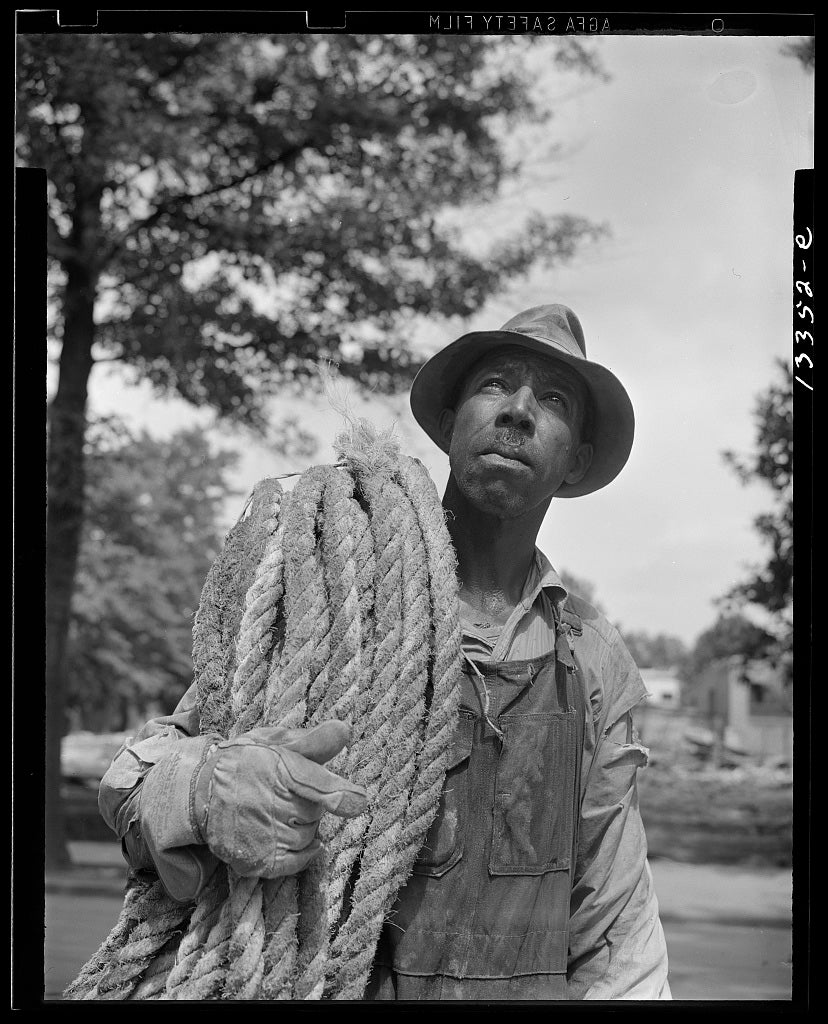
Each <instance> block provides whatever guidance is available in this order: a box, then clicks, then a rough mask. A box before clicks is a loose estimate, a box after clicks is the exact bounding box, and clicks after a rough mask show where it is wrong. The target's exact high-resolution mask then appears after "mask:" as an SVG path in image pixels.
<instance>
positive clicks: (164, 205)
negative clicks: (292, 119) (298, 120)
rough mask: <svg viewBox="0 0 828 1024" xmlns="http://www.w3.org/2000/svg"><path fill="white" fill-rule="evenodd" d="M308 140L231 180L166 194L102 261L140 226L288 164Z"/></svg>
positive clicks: (111, 248)
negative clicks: (191, 190)
mask: <svg viewBox="0 0 828 1024" xmlns="http://www.w3.org/2000/svg"><path fill="white" fill-rule="evenodd" d="M308 141H309V140H307V139H306V140H305V141H304V142H301V143H297V144H296V145H295V146H290V147H289V148H288V149H286V150H283V151H282V152H281V153H279V155H278V156H275V157H274V158H273V159H272V160H267V161H266V162H265V163H263V164H260V165H258V166H257V167H254V168H253V169H252V170H250V171H245V173H244V174H240V175H238V176H237V177H235V178H233V179H232V180H231V181H225V182H222V183H221V184H219V185H214V186H213V187H212V188H208V189H205V190H204V191H203V192H195V193H192V192H180V193H178V194H177V195H173V196H167V198H166V199H164V200H163V201H162V202H160V203H159V204H158V206H157V207H156V208H155V209H154V210H153V212H152V213H150V214H148V215H147V216H146V217H144V218H143V219H142V220H139V221H137V222H136V223H134V224H132V225H131V227H130V229H129V231H122V232H121V234H120V235H119V236H118V237H117V238H115V239H113V240H112V241H111V242H110V244H109V245H108V246H107V248H106V249H105V250H104V253H103V256H102V263H104V264H105V263H108V262H109V260H110V259H111V258H112V257H113V256H114V255H115V253H116V252H117V251H118V250H119V249H120V247H121V246H122V245H123V244H124V242H125V241H126V240H127V238H129V237H130V236H131V235H134V234H135V233H136V231H140V230H141V229H142V228H151V227H152V226H153V225H154V224H157V223H158V221H159V220H161V218H162V217H164V216H165V215H166V214H168V213H171V212H172V211H173V210H174V209H176V208H177V207H179V206H182V205H185V206H186V205H187V204H188V203H192V202H194V201H195V200H197V199H207V198H209V197H210V196H215V195H218V194H219V193H220V192H227V191H228V190H229V189H233V188H238V187H239V186H240V185H243V184H244V183H245V182H246V181H250V180H251V179H252V178H256V177H258V176H259V175H261V174H267V173H268V172H269V171H272V170H273V168H274V167H277V166H278V165H279V164H281V165H283V166H288V164H290V163H292V162H293V161H295V159H296V157H298V156H299V154H300V153H301V152H302V150H303V149H304V148H305V147H306V146H307V145H308Z"/></svg>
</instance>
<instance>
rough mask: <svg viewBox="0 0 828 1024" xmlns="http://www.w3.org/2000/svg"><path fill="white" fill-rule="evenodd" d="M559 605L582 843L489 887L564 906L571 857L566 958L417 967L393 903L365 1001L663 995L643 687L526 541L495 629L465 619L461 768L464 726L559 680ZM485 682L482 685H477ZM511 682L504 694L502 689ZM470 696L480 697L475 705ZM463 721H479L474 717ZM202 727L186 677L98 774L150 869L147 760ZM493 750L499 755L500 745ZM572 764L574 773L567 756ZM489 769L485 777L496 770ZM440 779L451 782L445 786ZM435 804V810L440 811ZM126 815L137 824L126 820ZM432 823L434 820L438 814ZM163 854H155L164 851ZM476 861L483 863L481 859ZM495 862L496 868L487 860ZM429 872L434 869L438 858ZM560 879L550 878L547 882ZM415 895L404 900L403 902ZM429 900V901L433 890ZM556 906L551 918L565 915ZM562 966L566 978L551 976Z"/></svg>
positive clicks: (604, 630)
mask: <svg viewBox="0 0 828 1024" xmlns="http://www.w3.org/2000/svg"><path fill="white" fill-rule="evenodd" d="M565 604H566V606H567V608H568V609H570V610H571V611H574V612H575V613H576V614H577V616H578V617H579V618H580V623H581V625H580V635H577V636H573V638H572V655H573V660H574V663H575V667H576V671H575V672H574V673H573V674H572V676H571V677H568V678H569V682H568V684H567V685H569V686H577V687H578V693H577V694H576V693H574V692H570V694H569V697H568V698H566V697H565V695H564V696H562V697H561V698H560V702H561V707H563V706H564V704H566V705H568V710H569V711H570V712H572V711H574V710H575V709H577V710H578V715H579V716H582V721H580V722H579V731H578V741H579V742H578V744H577V745H578V748H579V749H581V751H582V753H581V758H580V764H579V765H577V772H575V774H572V775H571V782H572V783H573V784H574V786H575V789H574V790H573V792H574V794H575V796H576V805H575V806H576V811H577V807H578V805H579V806H580V814H579V815H578V814H577V813H576V814H574V815H573V817H574V818H575V819H577V820H576V821H575V822H573V825H574V828H572V827H571V828H570V829H569V832H568V834H569V835H570V836H576V837H577V842H574V843H573V844H572V858H573V863H572V864H571V865H568V864H567V865H563V863H562V864H561V865H558V864H556V863H554V862H548V863H546V864H543V865H541V868H540V869H538V870H537V871H535V870H533V868H532V865H531V863H530V864H529V869H528V870H527V865H526V863H524V862H522V863H521V864H519V865H517V871H515V865H514V864H512V865H507V868H508V870H505V871H504V872H503V874H504V875H505V876H506V877H505V878H500V879H496V880H494V881H493V883H492V884H493V886H495V887H496V893H495V896H494V897H493V898H495V899H497V900H500V901H501V903H502V906H503V907H505V908H508V906H509V889H508V888H505V889H504V886H506V887H508V886H512V887H513V893H514V899H515V901H516V902H517V903H521V904H525V903H526V902H527V899H528V900H529V902H530V903H531V900H543V899H547V900H550V901H553V902H555V903H556V905H557V904H558V903H560V891H559V890H560V872H559V871H558V868H559V867H561V866H564V867H568V869H569V874H568V881H567V886H568V887H570V892H569V907H568V922H567V921H566V916H567V915H566V913H565V912H564V914H563V924H562V927H563V932H562V937H563V942H564V950H565V955H564V963H563V964H555V963H549V964H547V965H546V967H545V968H544V965H543V963H541V962H538V963H534V961H533V958H534V959H535V960H538V961H541V960H543V956H544V950H545V947H544V945H543V941H539V942H536V943H535V944H534V945H533V944H532V943H531V942H529V943H527V944H526V949H525V950H523V951H522V953H520V954H519V955H518V959H514V958H513V959H512V962H513V963H514V964H515V965H517V966H515V967H514V968H513V969H514V971H515V972H516V973H515V974H514V976H511V977H503V976H502V974H503V972H502V971H499V970H498V968H497V964H492V963H483V962H482V961H480V958H476V959H475V958H474V957H473V958H472V961H469V960H468V957H467V958H466V960H465V961H464V963H463V965H462V966H459V967H458V966H453V965H454V964H455V961H456V952H455V951H454V947H453V946H452V945H451V943H448V944H447V943H446V942H444V943H443V946H442V947H441V948H442V949H443V953H442V955H441V957H440V958H438V959H437V960H435V961H434V963H433V964H432V966H431V967H429V968H427V969H425V970H424V969H422V964H423V963H425V962H426V961H417V953H416V951H415V952H414V953H413V954H412V953H411V952H410V951H409V953H406V950H405V944H404V943H403V944H402V945H401V944H400V941H399V940H398V939H397V936H396V934H395V935H392V934H391V929H392V928H394V925H398V926H399V920H398V917H399V914H396V913H392V915H391V922H390V923H389V924H388V925H386V928H385V929H384V932H383V936H382V938H381V940H380V944H379V947H378V952H377V957H376V961H375V969H374V972H373V974H372V977H371V980H370V982H369V986H368V990H367V992H366V998H375V999H538V998H540V999H607V1000H612V999H648V1000H649V999H670V998H671V996H670V988H669V983H668V980H667V951H666V945H665V941H664V934H663V931H662V928H661V923H660V921H659V917H658V904H657V900H656V896H655V892H654V888H653V883H652V876H651V873H650V869H649V865H648V863H647V847H646V838H645V835H644V829H643V825H642V822H641V816H640V813H639V808H638V797H637V788H636V774H637V770H638V769H639V768H641V767H644V766H645V765H646V761H647V752H646V750H645V748H644V747H642V746H641V745H640V744H639V743H638V742H637V741H636V737H635V734H634V729H633V724H632V716H631V712H632V709H633V708H634V707H635V706H636V705H637V704H638V703H640V701H641V700H642V699H643V698H644V697H645V696H646V690H645V688H644V685H643V682H642V681H641V676H640V673H639V672H638V669H637V668H636V666H635V663H634V662H633V660H632V658H631V656H630V654H629V652H628V651H627V649H626V647H625V646H624V644H623V642H622V640H621V638H620V636H619V634H618V632H617V630H615V629H614V627H613V626H611V625H610V624H609V623H608V622H607V620H606V619H605V618H604V617H603V616H601V615H600V614H599V613H598V612H597V611H596V610H595V609H594V608H592V606H590V605H588V604H587V603H586V602H584V601H581V600H580V599H578V598H576V597H574V596H569V597H567V592H566V589H565V588H564V587H563V584H562V582H561V580H560V577H559V576H558V574H557V573H556V572H555V570H554V569H553V568H552V566H551V565H550V564H549V562H548V561H547V559H546V558H545V556H544V555H543V554H542V553H541V552H540V551H536V552H535V558H534V560H533V563H532V566H531V567H530V571H529V574H528V576H527V580H526V584H525V586H524V589H523V593H522V597H521V601H520V602H519V604H518V605H517V607H516V608H515V610H514V612H513V613H512V615H511V616H510V618H509V620H508V621H507V623H506V624H505V626H504V627H503V628H502V629H501V630H496V629H495V630H487V629H481V628H479V627H475V626H474V625H473V624H471V623H464V624H463V649H464V652H465V654H466V655H467V660H468V662H474V664H475V666H476V667H477V673H475V672H474V671H472V670H471V669H470V667H469V666H468V665H467V670H466V672H465V674H464V680H463V694H464V699H463V700H461V720H460V724H459V728H458V733H457V735H458V738H459V744H460V755H463V753H464V752H463V750H462V746H463V743H464V742H465V740H464V738H463V737H464V736H465V737H467V738H468V747H469V754H471V755H472V757H471V759H470V762H469V764H470V766H471V765H472V763H476V764H477V765H483V766H485V764H486V761H485V757H484V759H483V760H481V756H482V755H478V756H477V757H476V758H475V755H474V754H473V751H472V747H473V746H474V742H475V741H474V740H473V738H472V737H473V736H474V735H476V736H477V737H478V739H477V745H478V748H479V749H480V750H481V751H482V750H483V747H484V746H485V745H486V744H488V745H489V748H488V749H489V750H490V751H493V750H494V749H495V747H496V734H495V732H494V730H497V729H498V717H497V716H498V714H499V710H501V709H503V708H504V707H505V705H506V703H507V702H508V701H510V700H513V699H515V697H517V696H518V695H521V699H524V700H525V699H527V696H528V699H530V700H532V701H537V700H543V699H545V697H544V694H543V692H540V691H539V692H537V693H536V692H535V681H533V680H532V678H531V673H532V672H537V673H538V678H537V680H536V682H537V684H538V686H541V682H542V687H541V689H543V688H544V687H549V686H552V687H553V688H554V685H555V684H554V682H550V680H554V679H555V675H554V666H555V663H556V660H557V659H556V655H555V648H556V640H557V639H558V632H557V630H556V621H557V620H559V619H560V617H561V614H562V610H563V608H564V605H565ZM481 666H484V667H485V669H486V670H485V672H483V673H482V674H483V677H484V689H488V692H487V693H485V694H483V695H481V694H480V691H479V688H478V683H479V679H478V678H477V675H478V674H481V673H480V667H481ZM542 674H543V675H542ZM486 679H488V680H489V681H490V682H489V683H486V682H485V680H486ZM523 680H526V683H524V682H523ZM515 684H518V688H517V689H514V685H515ZM510 685H511V686H512V687H513V691H510V690H509V687H510ZM527 685H528V686H529V687H532V692H531V693H529V691H528V690H527V689H526V686H527ZM549 694H550V696H551V699H553V700H554V694H551V691H549ZM474 698H476V699H477V701H478V707H477V708H475V704H474ZM463 704H465V705H466V707H465V708H463ZM507 710H508V709H507ZM558 710H560V708H559V709H558ZM484 711H485V714H484ZM555 713H556V711H555V710H553V711H552V712H551V714H552V716H553V717H554V715H555ZM493 714H494V716H495V718H494V719H493V717H492V716H493ZM536 717H538V716H536ZM546 717H549V715H547V716H546ZM464 718H465V722H464ZM470 718H474V719H476V721H475V722H474V723H473V724H470V722H469V719H470ZM502 724H503V722H501V725H502ZM198 725H199V722H198V710H197V707H196V703H195V687H191V688H190V690H188V691H187V693H186V694H185V696H184V698H183V699H182V701H181V703H180V704H179V706H178V707H177V708H176V710H175V712H174V713H173V715H171V716H167V717H164V718H159V719H154V720H153V721H151V722H149V723H147V725H145V726H144V728H143V729H142V730H141V731H140V732H139V733H138V735H137V736H136V737H135V738H134V739H133V740H131V741H128V742H127V743H126V744H125V746H124V748H122V750H121V751H120V752H119V754H118V755H116V758H115V760H114V761H113V764H112V766H111V767H110V769H109V771H108V772H107V774H106V775H105V776H104V779H103V780H102V783H101V791H100V801H99V802H100V807H101V811H102V814H103V816H104V818H105V819H106V820H107V821H108V823H109V824H110V826H111V827H112V828H113V829H114V830H115V832H116V833H117V834H118V835H119V836H121V837H122V838H123V839H124V840H125V853H126V854H127V857H128V859H129V860H130V862H131V863H132V866H133V867H134V868H148V867H151V866H152V865H151V863H148V860H147V853H146V850H145V848H144V847H143V846H142V844H141V843H140V837H136V834H135V826H136V824H137V818H138V807H139V801H140V783H141V780H142V778H143V776H144V775H145V774H146V772H147V771H149V770H150V769H151V767H152V765H153V764H154V763H156V762H157V761H158V760H159V759H160V758H161V757H163V756H164V755H165V754H166V753H168V752H169V750H170V745H171V744H172V743H175V741H176V739H178V738H180V737H184V736H194V735H197V734H198V732H199V728H198ZM475 730H476V731H475ZM491 756H494V757H495V759H496V755H491ZM455 760H456V759H455ZM461 760H462V756H461ZM570 760H571V759H570ZM564 767H566V766H564ZM569 767H570V769H572V770H573V771H574V768H572V766H571V765H570V766H569ZM469 770H471V768H470V769H469ZM477 774H478V775H479V776H480V778H481V779H483V778H485V777H486V776H487V769H486V768H485V767H483V769H482V770H481V769H480V768H478V769H477ZM488 774H491V776H492V778H494V774H495V773H494V772H489V773H488ZM449 781H450V780H447V786H446V790H448V789H449V785H448V782H449ZM473 784H474V783H473ZM478 784H479V785H480V786H483V788H485V785H484V783H483V782H480V781H479V780H478ZM543 785H546V786H547V790H549V789H550V788H551V787H553V786H554V785H555V782H554V778H553V777H552V776H550V777H549V778H547V779H545V780H542V781H541V786H543ZM490 788H491V787H490ZM480 792H481V793H482V789H481V790H480ZM443 810H444V808H442V807H441V813H442V811H443ZM495 817H496V814H495ZM130 826H133V828H132V830H131V831H130ZM437 826H438V827H442V826H440V823H439V822H438V823H437ZM433 828H434V827H433ZM469 841H471V842H477V843H478V845H479V843H480V842H482V841H483V840H481V839H480V837H479V836H477V838H475V836H474V835H469V836H467V837H466V842H469ZM486 842H488V843H489V844H490V845H491V843H492V840H491V839H487V840H486ZM433 843H434V836H433V835H432V833H430V834H429V839H428V840H427V844H426V847H429V846H431V847H432V849H431V850H429V849H427V848H425V847H424V852H423V853H422V854H421V857H420V861H419V862H418V867H416V868H415V875H414V876H413V877H412V880H411V881H410V882H409V883H408V884H407V886H406V887H404V889H403V890H402V891H401V893H400V897H399V900H398V907H397V908H396V909H397V910H398V911H400V912H401V913H403V915H404V916H405V915H406V914H407V915H408V916H407V917H405V920H406V921H407V922H408V927H409V930H410V932H411V936H412V938H413V937H414V936H416V934H417V928H418V927H420V926H422V922H423V919H422V917H421V918H420V920H419V921H418V919H417V915H416V914H414V916H413V917H411V915H410V906H408V908H407V903H406V896H407V892H408V891H409V890H412V891H413V889H414V888H415V887H416V886H417V885H418V884H420V883H421V881H422V880H421V878H420V877H419V876H421V875H425V876H428V875H429V874H432V875H433V874H434V871H433V870H432V868H431V867H430V866H429V863H428V861H429V858H432V860H433V857H434V851H433ZM560 846H561V844H560V842H558V844H557V847H556V854H555V856H558V855H559V854H560V853H562V852H563V851H562V850H561V848H560ZM473 852H474V851H473V850H470V851H469V853H467V854H464V856H465V857H466V860H467V866H466V867H465V868H463V870H466V871H468V870H471V867H469V866H468V865H470V864H471V862H472V860H473V857H472V854H473ZM478 852H480V851H478ZM155 856H156V859H157V858H158V857H159V853H158V852H156V854H155ZM160 856H162V857H163V856H164V854H163V852H162V853H161V854H160ZM511 859H514V858H511ZM486 861H487V863H488V874H491V875H497V874H498V873H499V871H498V866H497V850H496V849H495V850H494V853H493V852H492V850H491V849H489V850H488V852H487V854H486ZM480 863H481V864H483V861H482V860H481V861H480ZM550 864H551V867H550ZM493 865H494V871H492V870H491V869H492V866H493ZM156 866H157V865H156ZM444 866H445V865H443V867H444ZM459 867H460V865H456V866H455V865H453V864H452V865H450V866H449V869H447V872H443V875H444V877H449V880H450V881H451V877H450V873H451V871H454V872H457V870H458V868H459ZM437 870H438V871H439V870H441V868H440V867H439V866H438V869H437ZM556 871H557V872H558V873H557V875H556ZM486 874H487V870H486V867H485V865H484V866H483V867H482V868H481V869H480V881H485V879H486ZM550 876H551V877H550ZM458 879H459V876H458V875H457V874H455V876H454V889H455V890H457V891H458V892H461V893H462V886H461V887H460V889H458V887H457V882H458ZM429 884H434V883H429ZM436 884H437V885H439V884H440V883H439V882H437V883H436ZM527 885H530V886H534V888H533V889H532V895H531V896H527V893H528V890H527ZM555 885H557V886H558V888H557V889H552V888H549V887H550V886H555ZM545 887H546V888H545ZM434 891H435V892H439V891H440V890H439V889H434ZM450 891H453V890H452V889H451V887H446V889H445V892H447V893H448V892H450ZM493 891H494V890H493ZM553 892H554V894H555V895H554V896H553V895H552V894H553ZM504 893H505V896H504ZM545 894H546V895H545ZM466 902H468V901H466ZM410 903H411V900H408V904H410ZM433 905H434V906H435V907H436V906H438V905H439V900H438V901H437V902H434V903H433ZM541 909H542V908H541ZM559 909H560V908H558V910H559ZM483 910H485V907H484V906H482V905H481V913H482V911H483ZM558 910H556V912H555V914H554V915H553V917H557V916H560V914H559V913H558ZM564 910H565V908H564ZM425 913H426V911H423V914H425ZM533 913H534V912H533ZM551 913H552V912H551V911H549V913H548V914H546V915H544V914H543V913H541V915H540V918H541V919H543V920H544V928H545V929H546V930H547V932H549V931H550V929H552V928H553V925H550V923H549V920H548V918H549V914H551ZM484 916H485V915H484ZM479 917H480V914H477V915H475V917H474V919H475V921H477V920H478V918H479ZM409 918H410V920H409ZM534 920H535V919H534V918H533V921H534ZM567 923H568V948H566V925H567ZM428 927H431V924H428ZM470 927H471V926H470ZM484 927H488V929H489V931H488V933H487V934H489V933H491V931H492V929H491V927H490V926H484ZM532 927H535V924H533V925H532ZM422 934H423V935H425V934H427V933H426V932H423V933H422ZM435 934H436V933H435ZM440 934H444V933H440ZM495 938H496V937H495ZM476 941H478V942H479V940H476ZM467 945H468V944H467ZM429 946H430V947H431V946H435V943H434V942H429ZM455 946H456V943H455ZM435 948H436V947H435ZM499 948H500V947H498V946H497V944H496V943H494V944H493V945H492V950H493V953H492V956H493V957H501V958H502V956H503V954H502V953H501V952H498V949H499ZM502 948H506V947H502ZM550 949H551V947H550ZM549 955H550V956H551V958H552V959H553V960H554V959H555V956H556V955H557V954H556V953H554V952H552V953H550V954H549ZM521 957H522V959H521ZM527 957H528V959H527ZM412 958H413V959H412ZM452 958H454V959H452ZM484 959H485V958H484ZM507 959H508V957H507ZM415 961H417V962H416V963H414V962H415ZM410 963H414V969H413V970H412V971H411V973H409V971H408V970H406V969H405V966H406V964H410ZM401 964H402V969H401V966H400V965H401ZM527 964H529V966H528V967H527ZM564 969H565V972H566V973H565V975H563V974H562V973H560V972H562V971H563V970H564ZM518 972H519V973H518ZM498 974H500V976H498ZM456 975H459V976H456ZM470 975H472V976H470Z"/></svg>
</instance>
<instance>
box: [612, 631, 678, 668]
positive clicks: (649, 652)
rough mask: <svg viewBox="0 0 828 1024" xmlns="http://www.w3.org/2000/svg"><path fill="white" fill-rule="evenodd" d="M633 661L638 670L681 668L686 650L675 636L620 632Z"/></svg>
mask: <svg viewBox="0 0 828 1024" xmlns="http://www.w3.org/2000/svg"><path fill="white" fill-rule="evenodd" d="M621 634H622V636H623V638H624V643H625V644H626V645H627V648H628V649H629V652H630V654H631V655H632V656H633V660H634V661H635V663H636V665H638V667H639V668H675V667H678V668H681V666H682V665H683V664H684V662H685V659H686V658H687V648H686V647H685V645H684V642H683V641H682V640H681V639H680V638H679V637H677V636H670V635H668V634H667V633H657V634H650V633H643V632H628V631H627V630H621Z"/></svg>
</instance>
